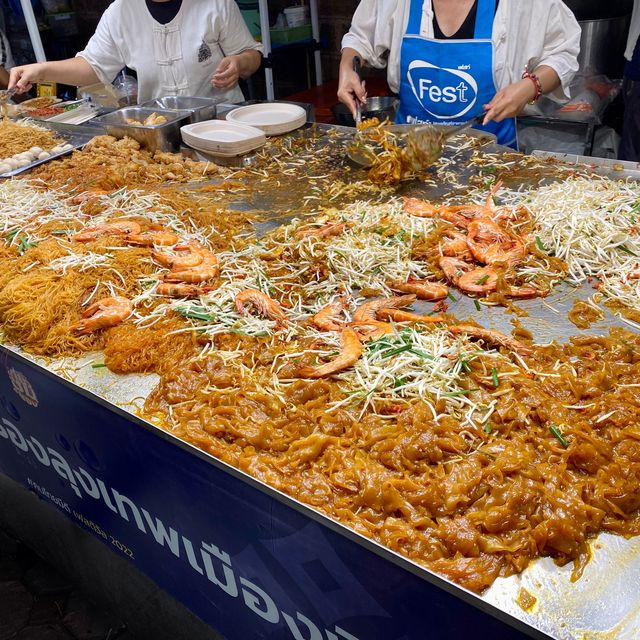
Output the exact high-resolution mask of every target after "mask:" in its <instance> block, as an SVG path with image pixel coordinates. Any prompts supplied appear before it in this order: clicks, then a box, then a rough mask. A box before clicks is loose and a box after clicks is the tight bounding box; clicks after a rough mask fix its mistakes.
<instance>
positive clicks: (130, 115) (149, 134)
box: [96, 107, 191, 152]
mask: <svg viewBox="0 0 640 640" xmlns="http://www.w3.org/2000/svg"><path fill="white" fill-rule="evenodd" d="M152 113H156V114H158V115H161V116H164V117H165V118H166V119H167V122H165V123H163V124H156V125H147V126H145V125H143V124H129V123H128V122H127V119H131V120H137V121H138V122H143V121H144V119H145V118H147V117H148V116H150V115H151V114H152ZM190 115H191V112H190V111H171V110H167V109H147V108H144V107H125V108H124V109H118V110H117V111H112V112H111V113H108V114H106V115H104V116H100V117H99V118H96V120H97V121H98V122H99V123H100V124H101V125H102V126H103V127H104V128H105V130H106V132H107V134H108V135H110V136H114V137H115V138H124V137H125V136H129V137H130V138H133V139H134V140H137V141H138V142H139V143H140V144H141V145H142V146H143V147H145V148H146V149H148V150H149V151H173V152H175V151H178V150H179V149H180V142H181V139H180V127H181V126H182V125H184V124H186V122H187V120H188V119H189V116H190Z"/></svg>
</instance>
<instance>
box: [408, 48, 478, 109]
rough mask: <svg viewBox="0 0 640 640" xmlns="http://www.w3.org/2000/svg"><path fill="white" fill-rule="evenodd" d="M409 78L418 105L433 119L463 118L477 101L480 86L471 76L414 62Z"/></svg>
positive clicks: (458, 71) (420, 61)
mask: <svg viewBox="0 0 640 640" xmlns="http://www.w3.org/2000/svg"><path fill="white" fill-rule="evenodd" d="M465 66H470V65H465ZM407 78H408V80H409V85H410V86H411V89H412V91H413V95H414V96H415V98H416V100H417V101H418V103H419V104H420V105H421V106H422V108H423V109H424V110H425V111H426V112H427V113H428V114H430V115H431V116H433V117H434V118H438V119H443V120H454V119H456V118H462V117H464V116H465V115H466V114H467V113H468V112H469V111H471V110H472V109H473V107H474V106H475V104H476V102H477V100H478V84H477V82H476V81H475V79H474V78H473V76H472V75H471V74H469V73H466V72H465V71H462V70H459V69H446V68H441V67H437V66H436V65H434V64H431V63H430V62H427V61H425V60H414V61H413V62H411V63H410V64H409V66H408V70H407Z"/></svg>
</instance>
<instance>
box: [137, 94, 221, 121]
mask: <svg viewBox="0 0 640 640" xmlns="http://www.w3.org/2000/svg"><path fill="white" fill-rule="evenodd" d="M140 106H141V107H145V108H148V109H167V110H169V111H190V112H191V115H190V116H189V124H193V123H194V122H202V121H203V120H213V119H214V118H215V117H216V101H215V100H214V99H213V98H203V97H200V96H164V97H162V98H155V99H153V100H147V101H146V102H143V103H142V104H141V105H140Z"/></svg>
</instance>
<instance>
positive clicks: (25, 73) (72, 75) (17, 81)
mask: <svg viewBox="0 0 640 640" xmlns="http://www.w3.org/2000/svg"><path fill="white" fill-rule="evenodd" d="M37 82H61V83H63V84H74V85H76V86H78V87H80V86H82V85H85V84H93V83H94V82H99V80H98V76H97V75H96V72H95V71H94V70H93V67H92V66H91V65H90V64H89V63H88V62H87V61H86V60H85V59H84V58H80V57H76V58H69V59H67V60H55V61H52V62H36V63H35V64H27V65H23V66H21V67H13V69H11V74H10V78H9V88H12V87H14V86H15V87H16V89H17V90H18V93H24V92H25V91H29V89H31V87H32V86H33V85H34V84H35V83H37Z"/></svg>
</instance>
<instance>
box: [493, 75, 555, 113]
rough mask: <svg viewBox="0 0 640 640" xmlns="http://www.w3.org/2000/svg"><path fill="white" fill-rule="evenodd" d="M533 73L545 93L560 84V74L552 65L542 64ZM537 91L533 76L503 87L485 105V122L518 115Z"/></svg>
mask: <svg viewBox="0 0 640 640" xmlns="http://www.w3.org/2000/svg"><path fill="white" fill-rule="evenodd" d="M533 74H534V75H536V76H538V80H539V81H540V87H541V89H542V93H543V94H545V93H550V92H551V91H553V90H555V89H557V88H558V87H559V86H560V76H559V75H558V74H557V73H556V72H555V70H554V69H552V68H551V67H547V66H545V65H540V66H539V67H538V68H537V69H535V70H534V71H533ZM537 91H538V90H537V87H536V84H535V82H534V81H533V79H531V78H522V80H518V81H517V82H514V83H512V84H510V85H509V86H508V87H505V88H504V89H501V90H500V91H498V93H496V95H495V96H494V97H493V99H492V100H491V102H489V104H486V105H484V108H485V110H486V112H487V113H486V115H485V118H484V123H483V124H487V122H489V121H490V120H495V121H496V122H500V121H501V120H504V119H505V118H513V117H515V116H517V115H518V114H519V113H521V111H522V110H523V109H524V108H525V106H526V105H527V104H528V103H529V102H531V100H533V99H534V98H535V97H536V94H537Z"/></svg>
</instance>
